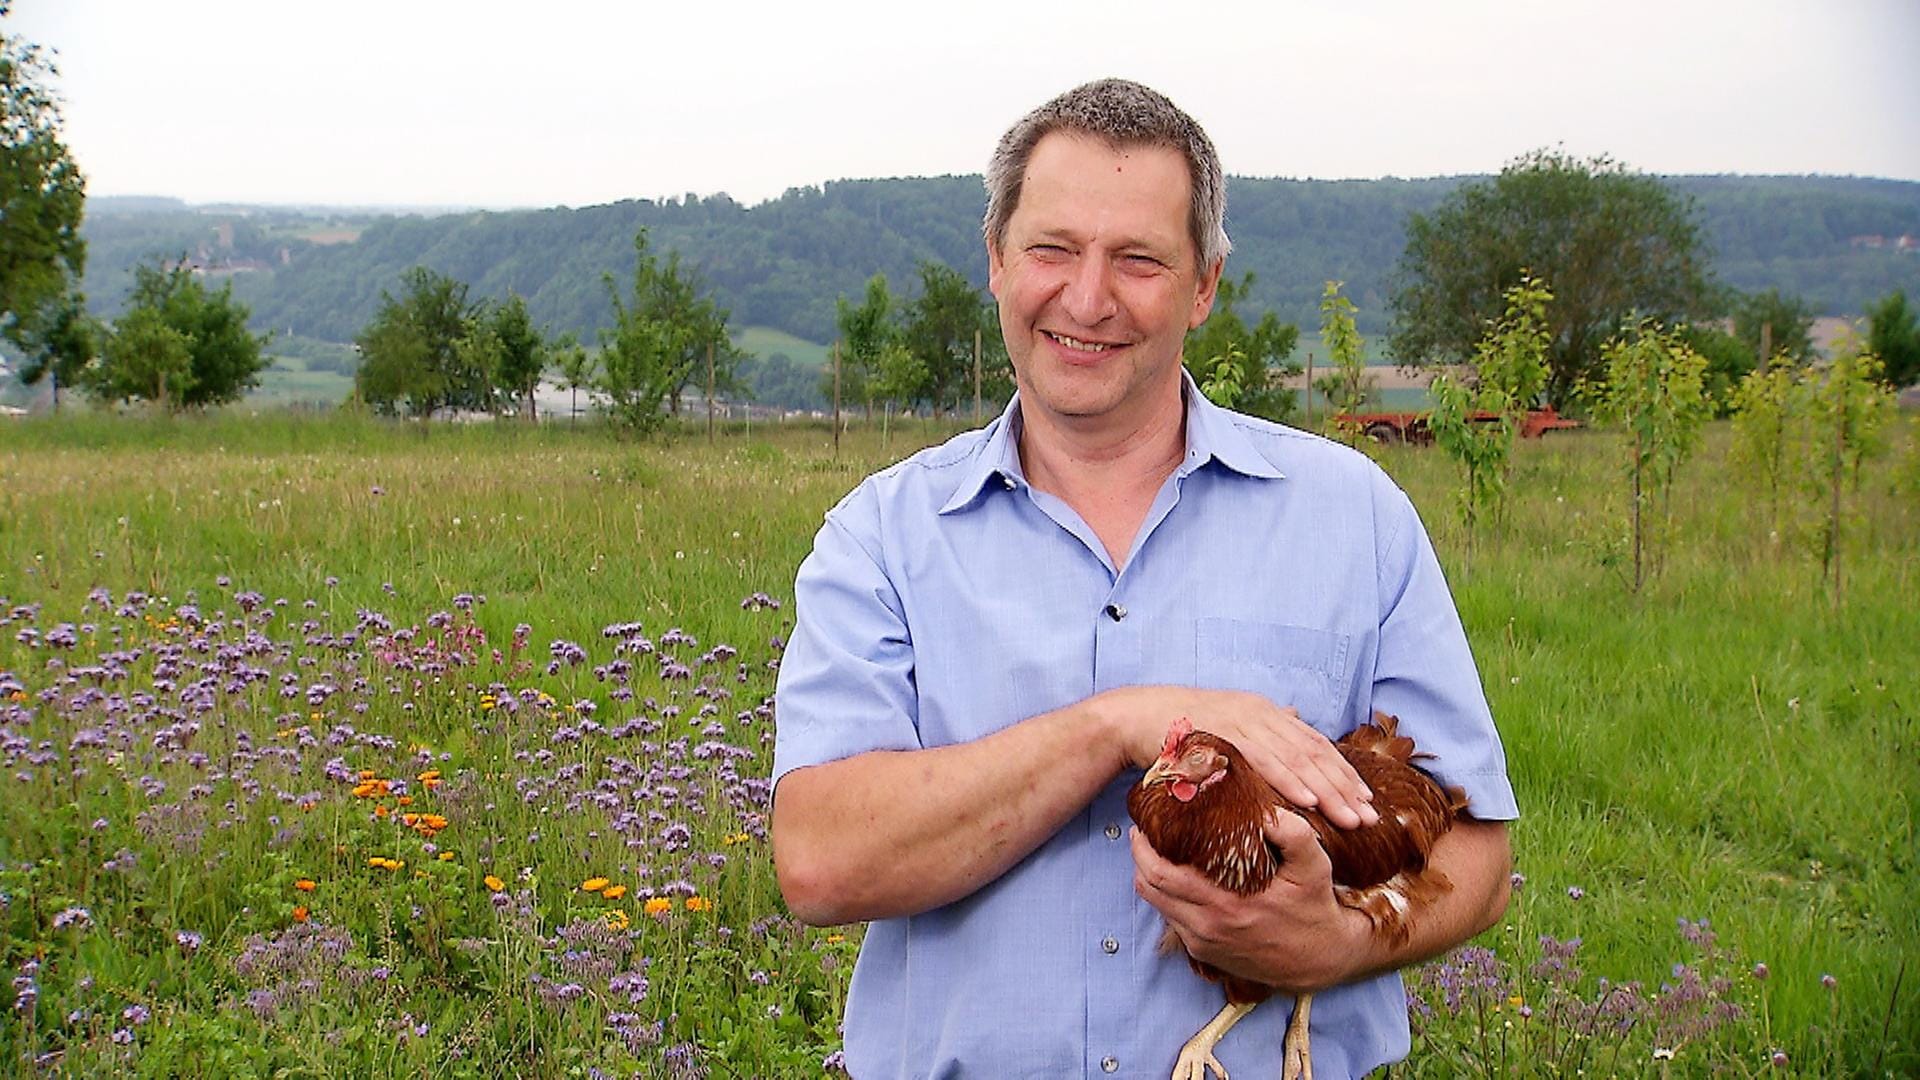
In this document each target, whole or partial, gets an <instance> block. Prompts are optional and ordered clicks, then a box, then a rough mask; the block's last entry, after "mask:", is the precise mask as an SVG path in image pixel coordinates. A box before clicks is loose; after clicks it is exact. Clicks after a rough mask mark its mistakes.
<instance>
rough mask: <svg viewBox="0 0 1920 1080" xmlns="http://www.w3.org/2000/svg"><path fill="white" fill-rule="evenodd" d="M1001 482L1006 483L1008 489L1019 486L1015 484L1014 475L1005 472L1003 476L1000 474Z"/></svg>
mask: <svg viewBox="0 0 1920 1080" xmlns="http://www.w3.org/2000/svg"><path fill="white" fill-rule="evenodd" d="M1000 482H1001V483H1002V484H1004V485H1006V488H1007V490H1008V491H1012V490H1013V489H1014V488H1015V487H1016V486H1017V485H1015V484H1014V482H1013V477H1011V476H1008V475H1006V474H1005V473H1002V474H1001V476H1000Z"/></svg>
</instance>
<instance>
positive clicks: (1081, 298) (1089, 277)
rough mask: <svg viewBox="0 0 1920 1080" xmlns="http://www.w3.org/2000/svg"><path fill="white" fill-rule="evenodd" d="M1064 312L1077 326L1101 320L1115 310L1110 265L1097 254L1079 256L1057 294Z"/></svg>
mask: <svg viewBox="0 0 1920 1080" xmlns="http://www.w3.org/2000/svg"><path fill="white" fill-rule="evenodd" d="M1061 301H1062V303H1063V305H1064V306H1065V308H1066V311H1067V315H1068V316H1069V317H1071V318H1072V319H1073V321H1074V322H1076V323H1079V324H1080V325H1081V326H1094V325H1096V324H1098V323H1101V322H1104V321H1105V320H1106V319H1108V318H1109V317H1111V316H1112V315H1113V314H1114V312H1115V311H1116V310H1117V309H1118V307H1119V303H1118V301H1116V300H1115V299H1114V296H1113V268H1112V266H1111V265H1109V263H1108V262H1107V260H1106V259H1104V258H1100V257H1098V256H1097V255H1093V254H1087V255H1083V256H1082V257H1081V258H1080V259H1079V260H1078V261H1077V262H1076V263H1075V264H1074V270H1073V277H1072V278H1071V279H1070V280H1069V281H1068V282H1067V287H1066V290H1065V291H1064V293H1063V294H1062V296H1061Z"/></svg>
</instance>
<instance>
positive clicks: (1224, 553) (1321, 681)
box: [773, 80, 1516, 1080]
mask: <svg viewBox="0 0 1920 1080" xmlns="http://www.w3.org/2000/svg"><path fill="white" fill-rule="evenodd" d="M987 183H988V208H987V220H986V226H985V232H986V240H987V259H988V266H989V275H990V280H991V284H992V289H993V294H994V296H995V297H996V299H997V300H998V301H999V307H1000V325H1001V331H1002V333H1003V335H1004V336H1005V338H1006V344H1007V352H1008V355H1009V356H1010V357H1011V358H1012V361H1013V366H1014V372H1015V375H1016V381H1017V384H1018V393H1017V394H1016V395H1015V397H1014V400H1013V401H1012V402H1011V403H1010V404H1009V405H1008V407H1007V409H1006V411H1005V413H1004V414H1002V416H1001V417H1000V418H999V419H998V420H996V421H995V422H994V423H992V424H989V425H988V426H987V427H985V428H983V429H981V430H979V431H975V432H969V433H967V434H965V435H961V436H959V437H957V438H955V439H953V440H952V441H950V442H948V443H946V444H944V445H942V446H938V447H934V448H932V449H929V450H926V451H923V452H921V453H919V454H917V455H915V456H914V457H912V458H910V459H908V460H906V461H904V462H901V463H900V464H898V465H895V466H893V467H892V468H890V469H887V470H885V471H884V472H881V473H879V474H877V475H875V476H873V477H869V478H868V479H867V480H866V481H865V482H864V483H862V484H861V485H860V486H859V487H858V488H856V489H855V490H854V491H853V492H852V493H851V494H849V495H848V496H847V497H846V498H845V499H844V500H842V501H841V503H840V504H839V505H838V506H836V507H835V508H834V509H833V510H832V511H831V512H830V513H829V514H828V515H827V520H826V523H825V525H824V526H823V527H822V528H821V530H820V532H819V534H818V536H817V537H816V538H815V543H814V550H813V553H812V554H811V555H810V556H809V557H808V558H807V560H806V562H805V563H804V564H803V565H802V566H801V568H800V573H799V577H798V579H797V581H796V584H795V595H796V601H797V603H796V610H797V619H798V621H797V625H796V626H795V628H794V632H793V635H792V639H791V641H790V642H789V644H788V648H787V651H786V654H785V657H784V658H783V661H782V664H781V672H780V681H779V687H778V691H777V709H778V722H779V732H778V737H777V743H776V749H775V764H774V775H775V780H776V787H775V795H774V815H773V817H774V857H775V862H776V865H777V869H778V871H779V876H780V885H781V889H782V891H783V892H784V894H785V896H786V898H787V902H788V904H789V906H790V907H791V908H792V910H793V911H794V913H795V914H796V915H798V916H799V917H800V918H802V919H805V920H807V921H809V922H813V923H817V924H832V923H842V922H853V921H860V920H871V921H872V925H871V926H870V927H869V928H868V931H867V936H866V940H865V942H864V944H863V947H862V949H861V955H860V960H859V963H858V966H857V967H856V969H855V974H854V980H853V989H852V992H851V995H850V998H849V1000H848V1002H847V1013H846V1020H845V1026H846V1038H847V1048H846V1058H847V1062H848V1065H849V1067H850V1069H851V1071H852V1073H853V1075H854V1076H856V1077H860V1078H862V1080H865V1078H867V1077H935V1076H938V1077H956V1076H989V1077H1027V1076H1031V1077H1060V1076H1086V1077H1098V1076H1110V1075H1125V1076H1139V1077H1161V1076H1166V1075H1167V1074H1168V1071H1169V1070H1170V1069H1171V1068H1172V1067H1173V1063H1174V1061H1175V1058H1176V1055H1177V1054H1178V1053H1179V1050H1180V1047H1181V1044H1182V1043H1183V1042H1184V1041H1185V1040H1186V1038H1187V1036H1189V1035H1190V1034H1192V1033H1193V1032H1194V1031H1196V1030H1198V1029H1199V1028H1200V1027H1201V1025H1202V1024H1204V1023H1205V1022H1206V1021H1207V1020H1208V1019H1210V1018H1211V1017H1212V1016H1213V1014H1214V1012H1215V1011H1216V1010H1217V1009H1218V1008H1219V1005H1220V995H1219V991H1218V989H1217V988H1215V987H1212V986H1210V985H1208V984H1206V983H1204V982H1202V981H1201V980H1200V979H1199V978H1198V977H1196V976H1195V975H1194V974H1193V973H1192V971H1191V970H1190V969H1189V968H1188V966H1187V963H1186V961H1185V959H1184V958H1182V957H1179V956H1177V955H1169V954H1167V953H1164V952H1162V951H1161V950H1159V949H1158V948H1157V944H1158V941H1159V939H1160V937H1161V933H1162V928H1163V926H1165V927H1171V928H1172V929H1173V930H1174V931H1175V932H1176V933H1178V934H1179V935H1180V937H1181V939H1182V941H1183V943H1184V944H1185V946H1186V949H1187V951H1188V952H1189V953H1191V954H1192V955H1193V956H1195V957H1197V958H1200V959H1203V960H1206V961H1208V962H1210V963H1212V964H1214V965H1215V966H1216V967H1219V968H1221V969H1224V970H1227V971H1232V972H1235V973H1237V974H1240V975H1243V976H1246V977H1249V978H1254V979H1258V980H1260V981H1262V982H1265V983H1268V984H1269V985H1274V986H1278V987H1282V988H1284V989H1285V990H1287V991H1290V992H1318V994H1317V996H1316V999H1315V1000H1316V1007H1315V1009H1314V1011H1313V1014H1312V1022H1313V1028H1314V1058H1315V1060H1314V1066H1315V1069H1316V1075H1318V1076H1320V1077H1322V1078H1323V1080H1324V1078H1326V1077H1337V1076H1342V1075H1360V1074H1363V1073H1365V1072H1366V1071H1368V1070H1369V1069H1371V1068H1373V1067H1375V1066H1377V1065H1379V1064H1382V1063H1385V1062H1388V1061H1393V1060H1396V1059H1398V1058H1399V1057H1401V1056H1403V1055H1404V1054H1405V1053H1406V1049H1407V1045H1408V1031H1407V1018H1406V1003H1405V998H1404V996H1403V994H1402V992H1401V988H1400V984H1399V981H1398V978H1397V976H1395V975H1393V974H1392V972H1393V971H1394V970H1395V969H1397V968H1398V967H1401V966H1403V965H1405V964H1407V963H1410V962H1412V961H1414V960H1417V959H1420V958H1422V957H1425V956H1429V955H1432V954H1434V953H1437V952H1439V951H1441V950H1443V949H1445V948H1447V947H1449V946H1451V945H1453V944H1455V943H1457V942H1459V941H1461V940H1464V939H1465V938H1467V937H1468V936H1470V935H1472V934H1473V933H1476V932H1478V931H1479V930H1480V929H1482V928H1484V927H1486V926H1488V925H1490V924H1491V923H1492V922H1493V921H1495V920H1496V919H1497V918H1498V917H1499V914H1500V912H1501V911H1502V910H1503V908H1504V905H1505V901H1506V892H1505V889H1506V882H1507V875H1508V872H1509V869H1510V857H1509V854H1508V849H1507V837H1506V831H1505V826H1504V824H1503V822H1504V820H1505V819H1508V818H1511V817H1513V816H1514V815H1515V813H1516V809H1515V806H1514V801H1513V793H1512V789H1511V787H1510V785H1509V784H1508V783H1507V779H1506V771H1505V760H1504V757H1503V755H1502V752H1501V748H1500V742H1499V738H1498V736H1497V734H1496V733H1495V731H1494V728H1493V723H1492V719H1491V717H1490V716H1489V715H1488V711H1487V706H1486V701H1485V699H1484V697H1483V695H1482V694H1481V691H1480V687H1479V680H1478V677H1477V675H1476V673H1475V670H1474V666H1473V660H1472V657H1471V655H1470V654H1469V652H1468V650H1467V644H1466V639H1465V635H1464V634H1463V633H1462V631H1461V628H1460V622H1459V618H1458V616H1457V615H1456V614H1455V611H1454V607H1453V603H1452V599H1451V597H1450V596H1449V594H1448V592H1447V589H1446V584H1445V582H1444V580H1443V579H1442V577H1441V574H1440V568H1439V565H1438V563H1437V561H1436V560H1435V558H1434V555H1433V551H1432V548H1431V546H1430V545H1429V544H1428V542H1427V538H1426V534H1425V531H1424V530H1423V529H1422V528H1421V526H1420V523H1419V520H1418V518H1417V517H1416V516H1415V514H1414V512H1413V508H1412V506H1411V504H1410V503H1409V502H1408V501H1407V499H1406V496H1405V495H1404V494H1402V493H1401V491H1400V490H1399V489H1398V488H1397V487H1395V486H1394V485H1393V483H1392V481H1390V480H1389V479H1387V478H1386V476H1385V475H1384V474H1383V473H1381V472H1380V471H1379V470H1378V469H1377V468H1375V467H1374V466H1373V465H1372V464H1371V463H1370V462H1368V461H1367V460H1366V459H1365V458H1364V457H1362V456H1360V455H1358V454H1355V453H1353V452H1351V451H1349V450H1347V449H1345V448H1343V447H1340V446H1337V445H1335V444H1332V443H1329V442H1327V441H1325V440H1322V439H1319V438H1316V437H1314V436H1310V435H1306V434H1304V433H1301V432H1298V431H1293V430H1291V429H1288V428H1285V427H1282V426H1279V425H1276V424H1271V423H1267V422H1265V421H1261V420H1256V419H1253V418H1250V417H1245V416H1241V415H1238V414H1235V413H1232V412H1228V411H1226V410H1223V409H1220V408H1217V407H1215V406H1213V405H1211V404H1210V403H1208V402H1207V401H1206V400H1205V399H1204V398H1203V397H1202V396H1201V395H1200V394H1199V393H1198V391H1197V390H1196V389H1195V387H1194V385H1193V382H1192V380H1191V379H1189V378H1188V377H1187V376H1186V374H1185V372H1184V369H1183V367H1182V363H1181V349H1182V345H1183V342H1184V340H1185V335H1186V332H1187V331H1188V330H1189V329H1191V328H1193V327H1196V326H1198V325H1200V324H1201V323H1202V322H1203V321H1204V320H1205V319H1206V317H1207V314H1208V312H1209V311H1210V310H1211V308H1212V305H1213V299H1214V294H1215V289H1216V287H1217V286H1218V283H1219V280H1220V274H1221V271H1222V268H1223V265H1224V260H1225V258H1226V254H1227V249H1228V244H1227V239H1226V233H1225V230H1224V228H1223V221H1224V212H1225V210H1224V207H1225V200H1224V180H1223V176H1222V172H1221V168H1220V163H1219V160H1218V158H1217V156H1216V155H1215V153H1214V149H1213V146H1212V144H1211V143H1210V142H1209V141H1208V139H1207V136H1206V134H1205V133H1204V132H1203V131H1202V130H1201V129H1200V127H1199V126H1198V125H1197V124H1195V123H1194V121H1193V120H1192V118H1190V117H1188V116H1187V115H1186V114H1185V113H1184V112H1181V111H1180V110H1179V109H1178V108H1176V107H1175V106H1174V105H1173V104H1172V103H1171V102H1169V101H1168V100H1167V99H1166V98H1164V97H1162V96H1161V95H1159V94H1157V93H1155V92H1154V91H1152V90H1149V89H1147V88H1146V87H1143V86H1140V85H1138V84H1135V83H1130V82H1124V81H1120V80H1104V81H1101V82H1097V83H1090V84H1088V85H1086V86H1082V87H1079V88H1077V89H1075V90H1072V91H1069V92H1068V93H1066V94H1064V95H1062V96H1061V97H1059V98H1057V99H1055V100H1054V101H1051V102H1049V103H1047V104H1046V105H1043V106H1041V107H1040V108H1039V109H1037V110H1035V111H1034V112H1033V113H1031V114H1029V115H1028V116H1026V117H1025V118H1023V119H1022V120H1021V121H1020V122H1019V123H1018V124H1016V125H1014V127H1013V128H1012V129H1011V130H1010V131H1008V132H1007V134H1006V136H1005V137H1004V138H1003V139H1002V140H1001V143H1000V146H999V148H998V150H997V151H996V153H995V155H994V158H993V161H992V164H991V166H990V168H989V170H988V176H987ZM1374 709H1380V710H1382V711H1385V712H1390V713H1394V714H1397V715H1398V716H1400V717H1401V730H1402V731H1403V733H1406V734H1409V735H1411V736H1412V737H1413V738H1414V739H1415V740H1416V742H1417V743H1418V744H1419V745H1420V746H1421V748H1422V749H1423V750H1425V751H1428V752H1429V753H1431V754H1432V755H1433V757H1432V759H1431V760H1430V761H1428V762H1426V764H1427V765H1429V766H1430V771H1431V772H1433V773H1434V774H1435V775H1436V776H1437V777H1438V778H1439V779H1441V781H1442V782H1443V783H1447V784H1452V785H1458V786H1460V787H1462V788H1463V789H1465V790H1466V792H1467V794H1468V796H1469V798H1470V800H1471V810H1472V812H1473V814H1474V815H1475V817H1476V818H1477V819H1478V820H1477V821H1474V822H1470V823H1466V824H1464V825H1463V826H1461V827H1459V828H1456V829H1455V830H1454V831H1453V832H1452V833H1450V834H1448V837H1447V838H1446V839H1445V840H1443V841H1442V843H1441V846H1440V847H1438V848H1437V849H1436V850H1435V853H1434V857H1433V861H1434V863H1435V864H1436V865H1437V866H1438V867H1439V868H1440V869H1441V870H1442V871H1443V872H1444V873H1445V874H1447V875H1448V877H1450V878H1451V879H1452V880H1453V882H1454V889H1453V891H1452V892H1451V893H1449V894H1448V895H1447V897H1446V898H1445V899H1444V900H1443V901H1442V902H1441V903H1439V904H1437V905H1435V906H1433V907H1432V908H1429V909H1426V910H1425V911H1423V912H1421V913H1420V914H1419V917H1418V918H1417V920H1416V921H1415V924H1414V928H1413V934H1412V938H1411V940H1409V941H1408V942H1407V943H1405V944H1404V945H1403V946H1400V947H1397V948H1391V949H1389V948H1387V947H1385V946H1384V945H1383V944H1382V943H1380V942H1379V941H1377V940H1375V939H1374V938H1373V937H1372V935H1371V934H1370V933H1369V932H1368V930H1369V927H1368V924H1367V922H1366V919H1365V917H1364V916H1361V915H1359V914H1357V913H1355V912H1353V911H1350V910H1348V909H1345V908H1342V907H1341V906H1339V905H1338V904H1337V903H1336V902H1335V901H1334V897H1333V890H1332V885H1331V879H1330V877H1329V870H1328V866H1327V860H1326V858H1325V855H1324V853H1323V852H1321V851H1320V849H1319V847H1318V845H1317V844H1316V843H1314V841H1313V839H1312V835H1311V833H1310V832H1309V831H1306V830H1305V829H1304V826H1299V827H1286V826H1276V827H1275V829H1274V831H1273V834H1272V836H1271V839H1272V840H1273V842H1274V843H1275V844H1276V845H1277V846H1278V847H1279V848H1280V851H1281V854H1282V857H1283V860H1284V863H1285V865H1284V869H1283V871H1282V873H1281V875H1280V877H1279V878H1278V879H1277V880H1276V881H1275V883H1274V885H1273V887H1272V888H1270V889H1268V890H1267V891H1266V892H1263V893H1261V894H1258V895H1256V896H1253V897H1245V898H1243V897H1237V896H1234V895H1232V894H1230V893H1225V892H1223V891H1221V890H1218V889H1216V888H1214V887H1213V886H1212V885H1211V884H1210V883H1209V882H1207V881H1206V880H1205V879H1204V878H1202V877H1201V876H1200V875H1198V874H1197V873H1194V872H1192V871H1189V870H1186V869H1185V868H1181V867H1174V866H1171V865H1169V864H1167V863H1166V862H1164V861H1163V860H1161V859H1159V858H1158V857H1157V856H1156V855H1155V854H1154V853H1153V851H1152V850H1151V848H1149V847H1148V846H1147V845H1145V844H1144V843H1143V842H1140V841H1138V840H1134V841H1132V842H1129V840H1128V837H1127V830H1126V828H1125V825H1126V822H1127V815H1126V806H1125V802H1126V792H1127V789H1128V788H1129V787H1130V786H1131V784H1132V783H1133V782H1134V781H1135V780H1137V779H1138V777H1139V775H1140V771H1139V770H1141V769H1142V768H1144V767H1145V766H1146V765H1147V764H1149V763H1150V762H1152V760H1153V759H1154V757H1155V756H1156V754H1157V753H1158V752H1159V749H1160V746H1161V742H1162V737H1163V736H1164V735H1165V733H1166V731H1167V727H1168V724H1169V723H1170V722H1171V721H1172V720H1174V719H1175V718H1177V717H1180V716H1187V717H1191V718H1192V719H1193V721H1194V723H1195V724H1196V725H1197V726H1198V727H1200V728H1202V729H1205V730H1210V731H1213V732H1216V733H1218V734H1221V735H1223V736H1226V737H1227V738H1229V739H1231V740H1232V741H1233V742H1234V743H1236V744H1237V745H1238V746H1240V747H1241V749H1242V751H1243V752H1244V753H1245V754H1246V756H1247V758H1248V760H1249V761H1250V762H1251V763H1252V764H1253V765H1254V767H1255V768H1256V769H1258V770H1259V771H1260V772H1261V774H1262V775H1264V776H1265V777H1266V778H1267V780H1268V781H1269V782H1271V783H1272V784H1273V785H1274V786H1275V787H1276V788H1277V789H1278V790H1279V791H1280V793H1281V794H1283V795H1285V796H1286V797H1287V798H1288V799H1290V800H1292V801H1293V802H1295V803H1297V804H1300V805H1308V806H1318V807H1320V809H1321V810H1323V811H1324V812H1325V813H1326V814H1327V816H1328V817H1329V818H1330V819H1331V820H1333V821H1334V822H1335V823H1336V824H1338V825H1340V826H1342V827H1354V826H1357V825H1359V824H1362V823H1371V822H1372V821H1375V820H1378V817H1377V815H1376V814H1374V812H1373V811H1372V809H1371V808H1370V807H1369V805H1368V802H1369V800H1370V798H1371V795H1370V793H1369V792H1367V791H1366V790H1365V788H1364V786H1363V785H1362V784H1361V783H1360V781H1359V778H1358V777H1357V776H1355V775H1354V773H1353V771H1352V770H1351V769H1350V768H1349V767H1348V766H1347V764H1346V762H1345V761H1344V760H1343V759H1342V758H1341V757H1340V755H1339V754H1338V753H1337V752H1336V751H1335V750H1334V749H1333V746H1332V743H1331V742H1330V741H1329V740H1330V739H1331V738H1333V737H1337V736H1338V735H1340V734H1343V733H1344V732H1346V731H1350V730H1352V729H1353V728H1354V727H1355V726H1357V725H1358V724H1359V723H1360V722H1362V721H1363V720H1365V719H1367V718H1368V717H1370V716H1371V715H1372V711H1373V710H1374ZM1286 1021H1287V1009H1286V1008H1284V1007H1281V1006H1278V1005H1275V1006H1268V1007H1267V1008H1264V1009H1261V1010H1256V1011H1255V1012H1254V1013H1253V1014H1251V1016H1249V1017H1248V1018H1247V1019H1246V1020H1245V1021H1243V1022H1242V1023H1240V1024H1239V1025H1238V1026H1237V1027H1235V1028H1233V1030H1232V1031H1231V1032H1229V1033H1228V1035H1227V1037H1226V1038H1224V1039H1223V1040H1221V1041H1220V1043H1219V1044H1218V1046H1217V1047H1216V1048H1215V1054H1216V1056H1217V1057H1218V1059H1219V1061H1220V1062H1221V1063H1222V1064H1224V1065H1226V1066H1227V1067H1229V1068H1231V1069H1233V1070H1235V1071H1236V1072H1240V1071H1242V1070H1244V1075H1261V1076H1265V1075H1277V1074H1278V1073H1279V1072H1280V1055H1281V1047H1282V1041H1283V1031H1284V1027H1285V1024H1286Z"/></svg>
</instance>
